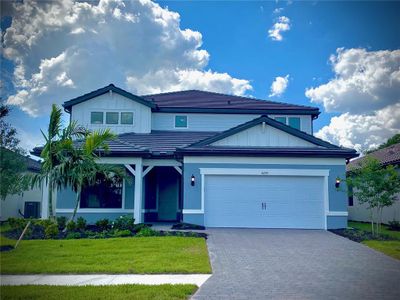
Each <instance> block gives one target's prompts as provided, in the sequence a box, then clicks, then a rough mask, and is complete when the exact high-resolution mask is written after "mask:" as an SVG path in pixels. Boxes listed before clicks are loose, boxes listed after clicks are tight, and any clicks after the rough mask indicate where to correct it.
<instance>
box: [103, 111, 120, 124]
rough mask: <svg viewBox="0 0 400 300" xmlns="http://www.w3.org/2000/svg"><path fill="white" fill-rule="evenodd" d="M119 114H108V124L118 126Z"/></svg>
mask: <svg viewBox="0 0 400 300" xmlns="http://www.w3.org/2000/svg"><path fill="white" fill-rule="evenodd" d="M118 119H119V113H117V112H106V124H118Z"/></svg>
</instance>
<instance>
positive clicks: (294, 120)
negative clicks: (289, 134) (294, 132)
mask: <svg viewBox="0 0 400 300" xmlns="http://www.w3.org/2000/svg"><path fill="white" fill-rule="evenodd" d="M275 120H276V121H278V122H281V123H283V124H285V125H289V126H290V127H293V128H296V129H298V130H300V118H299V117H288V118H287V117H275Z"/></svg>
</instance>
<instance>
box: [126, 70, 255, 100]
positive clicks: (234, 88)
mask: <svg viewBox="0 0 400 300" xmlns="http://www.w3.org/2000/svg"><path fill="white" fill-rule="evenodd" d="M126 84H127V86H128V87H130V89H131V90H134V91H136V90H139V91H141V93H144V94H155V93H160V92H162V91H166V90H169V91H179V90H184V89H205V90H211V91H215V92H221V93H229V92H230V93H233V94H235V95H243V94H244V93H245V92H246V91H247V90H251V89H252V87H251V85H250V84H249V82H248V81H247V80H243V79H236V78H232V77H231V76H230V75H229V74H227V73H216V72H212V71H211V70H208V71H199V70H176V71H171V70H158V71H157V72H150V73H147V74H145V75H143V76H141V77H134V76H129V77H127V80H126Z"/></svg>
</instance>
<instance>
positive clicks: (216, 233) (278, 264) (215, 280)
mask: <svg viewBox="0 0 400 300" xmlns="http://www.w3.org/2000/svg"><path fill="white" fill-rule="evenodd" d="M208 231H209V234H210V235H209V239H208V242H207V243H208V248H209V252H210V258H211V264H212V267H213V276H212V277H211V278H210V279H209V280H208V281H207V282H206V283H205V284H204V285H203V286H202V287H201V288H200V289H199V291H198V292H197V293H196V294H195V295H194V296H193V299H321V300H322V299H400V262H399V261H397V260H395V259H392V258H390V257H388V256H386V255H384V254H381V253H379V252H376V251H374V250H372V249H369V248H368V247H366V246H364V245H361V244H358V243H355V242H352V241H350V240H348V239H345V238H343V237H340V236H337V235H335V234H333V233H330V232H327V231H322V230H284V229H222V228H221V229H209V230H208Z"/></svg>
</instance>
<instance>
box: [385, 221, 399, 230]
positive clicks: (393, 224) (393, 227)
mask: <svg viewBox="0 0 400 300" xmlns="http://www.w3.org/2000/svg"><path fill="white" fill-rule="evenodd" d="M388 225H389V230H393V231H400V222H399V221H395V220H393V221H390V222H389V224H388Z"/></svg>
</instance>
